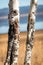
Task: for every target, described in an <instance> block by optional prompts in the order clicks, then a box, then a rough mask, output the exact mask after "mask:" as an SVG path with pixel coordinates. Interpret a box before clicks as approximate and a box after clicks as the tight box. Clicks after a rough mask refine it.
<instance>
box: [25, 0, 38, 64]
mask: <svg viewBox="0 0 43 65" xmlns="http://www.w3.org/2000/svg"><path fill="white" fill-rule="evenodd" d="M30 4H31V5H30V12H29V15H28V23H27V42H26V54H25V61H24V65H31V57H32V48H33V42H34V31H35V29H34V24H35V19H36V9H37V0H31V3H30Z"/></svg>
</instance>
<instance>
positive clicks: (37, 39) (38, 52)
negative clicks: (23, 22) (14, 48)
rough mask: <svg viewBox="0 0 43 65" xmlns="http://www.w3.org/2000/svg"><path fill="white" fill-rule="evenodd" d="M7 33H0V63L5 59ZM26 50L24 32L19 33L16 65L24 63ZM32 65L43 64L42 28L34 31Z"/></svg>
mask: <svg viewBox="0 0 43 65" xmlns="http://www.w3.org/2000/svg"><path fill="white" fill-rule="evenodd" d="M7 42H8V35H7V34H2V35H0V65H4V61H5V59H6V53H7V46H8V43H7ZM25 50H26V32H21V33H20V48H19V57H18V65H23V64H24V57H25ZM32 65H43V30H39V31H36V32H35V36H34V46H33V49H32Z"/></svg>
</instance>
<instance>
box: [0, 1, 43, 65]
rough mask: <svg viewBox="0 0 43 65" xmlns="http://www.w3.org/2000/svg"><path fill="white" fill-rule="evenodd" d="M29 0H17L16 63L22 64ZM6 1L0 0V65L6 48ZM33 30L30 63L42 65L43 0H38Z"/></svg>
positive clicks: (4, 58)
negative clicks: (17, 49)
mask: <svg viewBox="0 0 43 65" xmlns="http://www.w3.org/2000/svg"><path fill="white" fill-rule="evenodd" d="M30 1H31V0H19V2H20V6H19V8H20V32H21V33H20V47H19V57H18V58H19V59H18V65H24V58H25V51H26V38H27V32H26V31H27V21H28V13H29V9H30ZM8 2H9V0H0V65H4V62H5V60H6V55H7V48H8V34H7V33H8V29H9V21H8V13H9V9H8ZM35 30H36V31H35V35H34V43H33V44H34V46H33V49H32V65H43V0H38V6H37V14H36V21H35ZM21 61H22V62H21Z"/></svg>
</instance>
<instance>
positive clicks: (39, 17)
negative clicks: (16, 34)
mask: <svg viewBox="0 0 43 65" xmlns="http://www.w3.org/2000/svg"><path fill="white" fill-rule="evenodd" d="M30 1H31V0H19V2H20V6H19V8H20V15H22V16H20V31H21V32H24V31H27V21H28V15H27V14H28V13H29V8H30ZM8 2H9V0H0V34H5V33H8V28H9V24H8V18H7V17H8V12H9V10H8ZM23 15H25V16H23ZM35 30H43V0H38V7H37V14H36V22H35Z"/></svg>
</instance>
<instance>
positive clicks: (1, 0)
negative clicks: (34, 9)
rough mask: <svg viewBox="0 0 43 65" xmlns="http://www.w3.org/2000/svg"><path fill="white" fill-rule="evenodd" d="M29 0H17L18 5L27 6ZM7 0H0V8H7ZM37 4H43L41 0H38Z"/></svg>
mask: <svg viewBox="0 0 43 65" xmlns="http://www.w3.org/2000/svg"><path fill="white" fill-rule="evenodd" d="M30 1H31V0H19V2H20V6H21V7H22V6H28V5H30ZM8 2H9V0H0V9H2V8H8ZM38 5H43V0H38Z"/></svg>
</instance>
